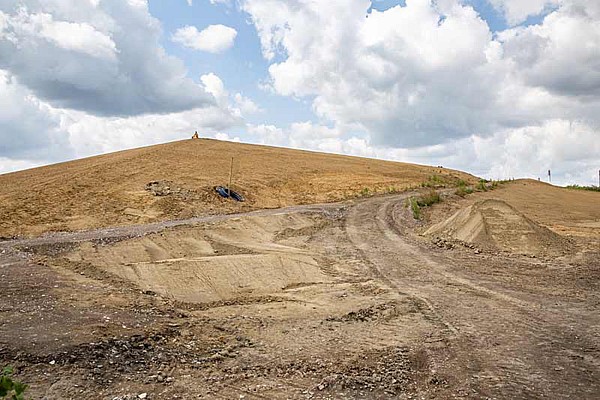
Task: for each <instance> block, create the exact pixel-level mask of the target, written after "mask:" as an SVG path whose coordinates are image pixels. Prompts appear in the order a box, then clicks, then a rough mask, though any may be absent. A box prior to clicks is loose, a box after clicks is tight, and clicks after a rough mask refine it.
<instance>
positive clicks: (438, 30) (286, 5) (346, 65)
mask: <svg viewBox="0 0 600 400" xmlns="http://www.w3.org/2000/svg"><path fill="white" fill-rule="evenodd" d="M593 3H594V2H593V1H591V0H568V1H567V0H564V1H563V2H562V3H561V7H560V8H558V9H557V10H555V11H553V12H551V13H550V14H549V15H548V16H546V17H545V19H544V21H543V23H542V24H540V25H534V26H529V27H525V28H524V27H518V28H514V29H511V30H509V31H507V32H503V33H500V34H499V35H498V36H497V37H495V36H494V35H492V33H491V32H490V30H489V27H488V25H487V24H486V22H485V21H483V20H482V19H481V18H480V16H479V15H478V14H477V13H476V12H475V11H474V10H473V8H471V7H470V6H468V5H465V4H464V3H462V2H460V1H458V0H447V1H444V2H439V1H438V2H434V1H429V0H407V1H406V6H396V7H392V8H389V9H387V10H385V11H382V12H380V11H376V10H374V11H373V12H372V13H370V14H369V15H368V16H367V15H366V10H367V9H368V8H369V6H370V2H369V1H367V0H351V1H350V0H348V1H342V0H332V1H328V2H317V1H301V2H297V1H292V0H244V1H242V8H243V10H245V11H246V12H247V13H248V14H249V15H250V17H251V20H252V22H253V23H254V24H255V26H256V29H257V32H258V34H259V37H260V39H261V44H262V48H263V54H264V57H265V58H266V59H267V60H270V61H271V65H270V67H269V76H270V86H271V88H272V90H274V91H275V92H276V93H278V94H281V95H285V96H293V97H300V98H306V99H308V100H309V101H311V102H312V107H313V110H314V111H315V113H316V114H317V116H318V117H320V118H321V119H322V120H323V121H328V122H330V123H331V124H332V125H333V126H335V127H336V128H337V129H339V130H342V131H347V130H354V131H363V132H365V133H366V134H367V136H368V138H369V140H370V143H372V145H374V146H389V147H399V148H403V147H422V146H428V145H437V144H440V143H446V142H449V141H451V140H457V139H461V138H468V137H471V136H477V137H482V138H483V137H486V136H493V135H495V134H497V133H498V132H507V131H508V130H511V129H519V128H521V127H530V126H545V124H546V123H547V121H551V120H556V119H564V120H577V121H582V122H583V123H585V124H586V125H588V126H590V127H598V126H600V114H599V113H598V111H597V110H598V109H600V108H599V107H600V90H599V89H600V70H598V62H599V60H600V47H599V46H600V36H599V35H598V30H599V29H600V24H599V23H598V20H599V19H600V15H599V11H598V10H599V9H600V3H598V2H596V3H595V4H596V5H594V4H593ZM365 17H366V18H365ZM276 55H278V57H275V56H276Z"/></svg>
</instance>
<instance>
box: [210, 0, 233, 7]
mask: <svg viewBox="0 0 600 400" xmlns="http://www.w3.org/2000/svg"><path fill="white" fill-rule="evenodd" d="M210 4H212V5H217V4H223V5H225V6H228V7H229V6H231V0H210Z"/></svg>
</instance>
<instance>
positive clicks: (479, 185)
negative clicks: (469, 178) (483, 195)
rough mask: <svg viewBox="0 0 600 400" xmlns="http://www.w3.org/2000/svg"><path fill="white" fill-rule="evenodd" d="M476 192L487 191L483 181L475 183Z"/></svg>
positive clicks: (485, 182) (485, 183)
mask: <svg viewBox="0 0 600 400" xmlns="http://www.w3.org/2000/svg"><path fill="white" fill-rule="evenodd" d="M477 190H479V191H480V192H487V191H488V186H487V181H486V180H485V179H480V180H479V182H477Z"/></svg>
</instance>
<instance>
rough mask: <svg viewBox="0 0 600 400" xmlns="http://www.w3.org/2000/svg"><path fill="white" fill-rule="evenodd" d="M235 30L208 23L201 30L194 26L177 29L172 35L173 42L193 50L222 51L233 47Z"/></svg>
mask: <svg viewBox="0 0 600 400" xmlns="http://www.w3.org/2000/svg"><path fill="white" fill-rule="evenodd" d="M236 36H237V31H236V30H235V29H233V28H231V27H229V26H225V25H209V26H208V27H206V28H205V29H203V30H202V31H200V32H199V31H198V29H196V27H195V26H184V27H183V28H179V29H177V31H175V33H174V34H173V36H172V40H173V41H174V42H175V43H179V44H181V45H182V46H185V47H188V48H190V49H194V50H202V51H206V52H209V53H222V52H224V51H225V50H228V49H230V48H231V47H233V44H234V41H235V38H236Z"/></svg>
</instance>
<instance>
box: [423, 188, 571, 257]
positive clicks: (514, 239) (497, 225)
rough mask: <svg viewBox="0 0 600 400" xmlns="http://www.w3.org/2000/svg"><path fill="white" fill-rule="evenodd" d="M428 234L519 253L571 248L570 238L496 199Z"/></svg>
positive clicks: (559, 251)
mask: <svg viewBox="0 0 600 400" xmlns="http://www.w3.org/2000/svg"><path fill="white" fill-rule="evenodd" d="M425 234H426V235H428V236H432V237H441V238H445V239H451V240H457V241H461V242H465V243H469V244H473V245H475V246H477V247H478V248H482V249H488V250H501V251H508V252H511V253H518V254H528V255H536V256H538V255H561V254H565V253H566V252H568V250H569V241H568V240H567V239H565V238H563V237H562V236H560V235H558V234H557V233H555V232H553V231H551V230H550V229H548V228H546V227H544V226H541V225H539V224H538V223H536V222H534V221H532V220H531V219H529V218H527V217H525V216H524V215H523V214H521V213H520V212H519V211H517V210H516V209H515V208H513V207H512V206H511V205H509V204H508V203H506V202H504V201H502V200H495V199H488V200H483V201H480V202H477V203H475V204H473V205H471V206H469V207H467V208H464V209H462V210H460V211H458V212H456V213H455V214H454V215H452V216H451V217H450V218H448V219H447V220H445V221H443V222H441V223H439V224H436V225H434V226H432V227H431V228H429V229H428V230H427V232H425Z"/></svg>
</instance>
